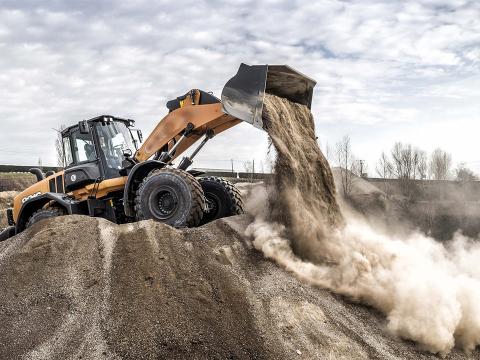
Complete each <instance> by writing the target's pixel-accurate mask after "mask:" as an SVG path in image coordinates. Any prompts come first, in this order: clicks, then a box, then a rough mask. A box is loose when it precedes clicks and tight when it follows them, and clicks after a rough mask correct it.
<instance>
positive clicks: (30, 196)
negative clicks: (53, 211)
mask: <svg viewBox="0 0 480 360" xmlns="http://www.w3.org/2000/svg"><path fill="white" fill-rule="evenodd" d="M40 195H42V193H41V192H40V191H39V192H36V193H35V194H32V195H28V196H25V197H24V198H23V199H22V204H24V203H25V202H27V201H28V200H30V199H33V198H36V197H37V196H40Z"/></svg>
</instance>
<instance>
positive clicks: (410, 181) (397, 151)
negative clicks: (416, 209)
mask: <svg viewBox="0 0 480 360" xmlns="http://www.w3.org/2000/svg"><path fill="white" fill-rule="evenodd" d="M391 157H392V160H391V163H392V174H393V177H394V178H397V179H399V185H400V188H401V190H402V193H403V195H405V196H406V197H407V198H408V199H409V200H413V199H414V197H415V195H416V194H417V190H418V189H417V184H416V183H415V181H414V180H417V179H424V178H425V177H426V167H427V165H426V162H427V160H426V159H427V155H426V153H425V152H424V151H422V150H420V149H417V148H414V147H413V146H412V145H411V144H403V143H401V142H397V143H395V145H394V146H393V148H392V151H391Z"/></svg>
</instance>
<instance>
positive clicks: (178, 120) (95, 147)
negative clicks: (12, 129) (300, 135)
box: [0, 64, 315, 240]
mask: <svg viewBox="0 0 480 360" xmlns="http://www.w3.org/2000/svg"><path fill="white" fill-rule="evenodd" d="M314 86H315V81H314V80H312V79H310V78H308V77H307V76H305V75H303V74H301V73H300V72H298V71H296V70H294V69H292V68H291V67H289V66H286V65H252V66H250V65H246V64H241V65H240V67H239V69H238V71H237V74H236V75H235V76H233V77H232V78H231V79H230V80H229V81H228V82H227V83H226V84H225V86H224V88H223V90H222V94H221V98H220V99H218V98H217V97H215V96H213V95H212V94H210V93H208V92H205V91H202V90H198V89H193V90H190V91H189V92H188V93H187V94H185V95H183V96H180V97H178V98H176V99H174V100H171V101H168V102H167V104H166V106H167V109H168V114H167V115H166V116H165V117H164V118H163V119H162V120H160V122H159V123H158V124H157V126H156V127H155V128H154V130H153V131H152V133H151V134H150V135H149V136H148V138H147V139H146V140H145V141H143V138H142V133H141V131H140V130H136V129H135V122H134V121H133V120H130V119H123V118H120V117H115V116H111V115H101V116H97V117H95V118H93V119H89V120H82V121H80V122H78V123H76V124H74V125H72V126H70V127H68V128H67V129H65V130H63V131H62V132H61V136H62V141H63V153H64V163H65V168H64V170H63V171H60V172H57V173H50V174H49V173H47V174H43V173H42V172H41V171H40V169H32V172H33V173H35V175H36V176H37V180H38V182H37V183H35V184H34V185H32V186H30V187H29V188H28V189H26V190H25V191H23V192H21V193H20V194H19V195H17V196H16V197H15V198H14V201H13V208H10V209H8V210H7V218H8V223H9V227H7V228H6V229H4V230H3V231H2V232H0V240H5V239H8V238H9V237H11V236H13V235H15V234H18V233H20V232H22V231H23V230H25V229H26V228H28V227H30V226H32V225H33V224H35V223H37V222H39V221H41V220H43V219H47V218H51V217H55V216H63V215H72V214H80V215H88V216H93V217H102V218H105V219H107V220H110V221H113V222H115V223H127V222H132V221H139V220H144V219H154V220H156V221H160V222H163V223H166V224H169V225H171V226H174V227H177V228H182V227H195V226H199V225H201V224H205V223H207V222H209V221H212V220H215V219H218V218H221V217H226V216H231V215H235V214H239V213H241V212H242V211H243V203H242V199H241V195H240V193H239V191H238V190H237V189H236V188H235V186H234V185H233V184H231V183H230V182H228V181H226V180H224V179H221V178H217V177H205V176H202V175H203V173H201V172H199V171H196V170H189V167H190V166H191V164H192V162H193V159H194V157H195V156H196V155H197V154H198V152H199V151H200V150H201V149H202V147H203V146H205V144H206V143H207V141H209V140H210V139H212V138H213V137H214V136H215V135H217V134H219V133H221V132H223V131H225V130H227V129H229V128H231V127H233V126H235V125H237V124H239V123H241V122H242V121H245V122H247V123H250V124H252V125H253V126H255V127H257V128H260V129H262V128H263V121H262V108H263V99H264V95H265V94H266V93H268V94H273V95H276V96H280V97H284V98H287V99H289V100H291V101H293V102H297V103H300V104H303V105H306V106H308V107H310V106H311V101H312V94H313V87H314ZM197 142H198V143H197ZM196 143H197V144H196ZM194 145H196V147H195V148H194V149H193V151H192V152H191V153H190V155H189V156H183V157H182V158H181V159H180V158H179V157H180V155H181V154H182V153H184V152H185V151H186V150H187V149H189V148H190V147H192V146H194ZM178 159H180V160H179V161H178ZM45 175H46V176H45Z"/></svg>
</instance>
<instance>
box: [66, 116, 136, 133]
mask: <svg viewBox="0 0 480 360" xmlns="http://www.w3.org/2000/svg"><path fill="white" fill-rule="evenodd" d="M85 121H86V122H88V123H96V122H112V121H121V122H124V123H125V124H126V125H127V126H128V127H133V126H135V120H132V119H124V118H121V117H117V116H113V115H99V116H96V117H93V118H91V119H88V120H85ZM77 128H78V123H77V124H75V125H71V126H69V127H67V128H66V129H64V130H62V131H61V133H62V135H66V134H68V133H70V132H72V131H75V130H76V129H77Z"/></svg>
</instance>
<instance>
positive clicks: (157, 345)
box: [0, 216, 467, 359]
mask: <svg viewBox="0 0 480 360" xmlns="http://www.w3.org/2000/svg"><path fill="white" fill-rule="evenodd" d="M247 222H248V221H247V219H246V218H244V217H235V218H231V219H228V220H220V221H217V222H214V223H211V224H209V225H207V226H204V227H201V228H197V229H192V230H183V231H179V230H175V229H173V228H171V227H168V226H165V225H162V224H158V223H155V222H151V221H148V222H141V223H137V224H133V225H121V226H118V225H114V224H111V223H109V222H107V221H104V220H101V219H92V218H88V217H79V216H71V217H66V218H60V219H56V220H50V221H46V222H42V223H39V224H37V225H35V226H34V227H33V228H32V229H31V230H27V231H25V232H24V233H23V234H21V235H19V236H16V237H15V238H12V239H10V240H8V241H6V242H3V243H0V288H1V289H2V291H1V292H0V324H2V335H1V336H0V358H2V359H17V358H22V357H23V358H26V359H98V358H101V359H104V358H105V359H114V358H123V359H154V358H161V359H185V358H192V359H292V358H305V359H372V358H378V359H385V358H389V359H421V358H425V359H427V358H433V356H432V355H429V354H427V353H421V352H418V351H417V350H416V348H415V346H414V345H412V344H411V343H404V342H401V341H398V340H395V339H393V338H389V337H388V336H386V335H385V333H384V330H383V329H382V318H381V317H380V316H379V315H377V314H376V313H374V312H372V311H370V310H368V309H367V308H365V307H359V306H357V305H353V304H350V303H348V302H345V301H344V300H342V299H341V298H340V297H338V296H335V295H332V294H330V293H329V292H327V291H323V290H318V289H314V288H312V287H310V286H308V285H304V284H301V283H299V282H298V281H297V280H295V278H294V277H292V276H290V274H288V273H287V272H286V271H284V270H282V269H281V268H279V267H278V266H276V265H275V264H273V263H272V262H270V261H268V260H265V259H264V258H263V256H262V255H261V254H260V253H258V252H256V251H255V250H253V249H252V245H251V244H250V242H249V241H248V240H245V239H244V238H243V237H242V236H241V235H240V234H241V233H243V232H244V228H245V226H246V225H247V224H246V223H247ZM448 358H452V359H453V358H459V359H460V358H467V357H466V356H465V355H463V354H462V353H459V352H456V351H454V352H452V353H451V354H450V355H449V356H448Z"/></svg>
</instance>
